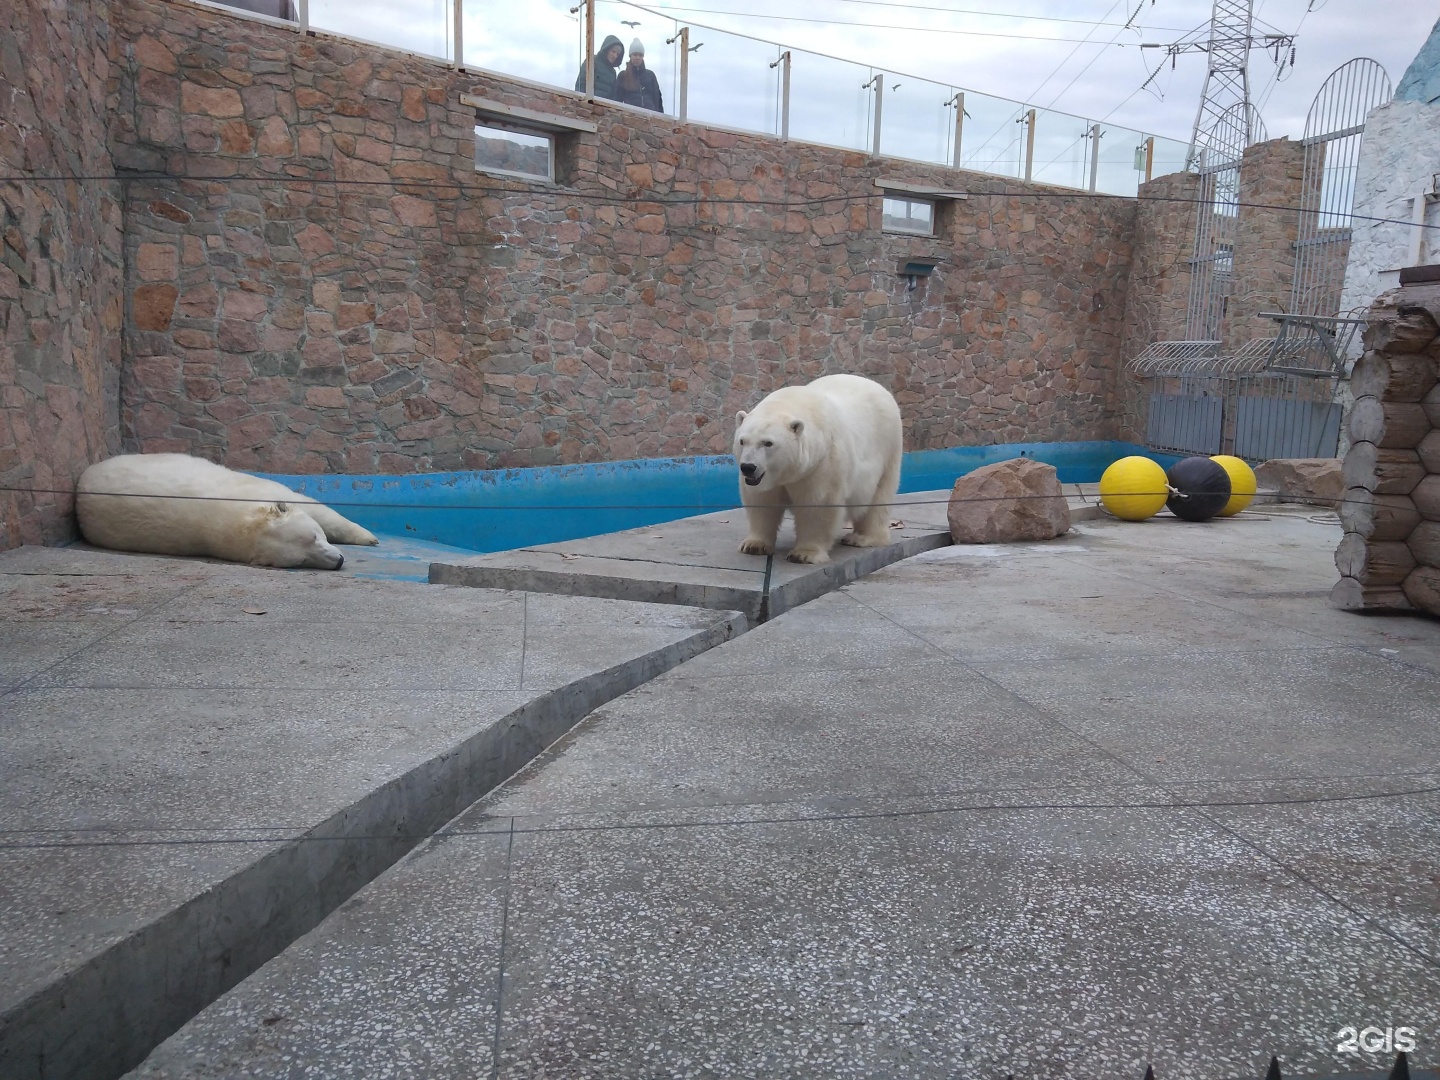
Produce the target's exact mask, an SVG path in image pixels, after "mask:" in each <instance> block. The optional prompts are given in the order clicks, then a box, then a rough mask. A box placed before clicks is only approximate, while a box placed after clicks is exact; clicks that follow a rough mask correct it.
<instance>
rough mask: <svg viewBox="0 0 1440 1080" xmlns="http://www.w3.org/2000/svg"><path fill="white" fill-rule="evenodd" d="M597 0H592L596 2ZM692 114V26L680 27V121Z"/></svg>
mask: <svg viewBox="0 0 1440 1080" xmlns="http://www.w3.org/2000/svg"><path fill="white" fill-rule="evenodd" d="M594 2H595V0H590V3H592V4H593V3H594ZM688 115H690V28H689V27H688V26H682V27H681V28H680V122H681V123H682V124H683V123H685V117H687V116H688Z"/></svg>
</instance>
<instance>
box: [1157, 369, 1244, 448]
mask: <svg viewBox="0 0 1440 1080" xmlns="http://www.w3.org/2000/svg"><path fill="white" fill-rule="evenodd" d="M1145 431H1146V441H1147V442H1148V443H1149V444H1150V446H1151V447H1153V448H1154V449H1156V450H1168V451H1170V452H1171V453H1175V454H1206V455H1209V454H1218V453H1220V444H1221V439H1222V437H1223V435H1224V431H1225V395H1224V392H1223V391H1221V392H1219V393H1216V392H1214V391H1206V390H1200V389H1198V388H1197V387H1194V386H1184V387H1182V388H1181V390H1180V392H1179V393H1173V394H1172V393H1164V392H1161V391H1159V390H1157V391H1154V392H1153V393H1151V395H1150V417H1149V422H1148V423H1147V424H1146V427H1145Z"/></svg>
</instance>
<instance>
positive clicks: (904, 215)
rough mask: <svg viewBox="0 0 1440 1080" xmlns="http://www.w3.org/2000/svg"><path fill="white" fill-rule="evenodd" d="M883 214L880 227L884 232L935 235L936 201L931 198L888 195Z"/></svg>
mask: <svg viewBox="0 0 1440 1080" xmlns="http://www.w3.org/2000/svg"><path fill="white" fill-rule="evenodd" d="M881 214H882V218H881V224H880V227H881V229H882V230H883V231H884V232H892V233H907V234H908V235H910V236H934V235H935V203H934V202H932V201H931V200H929V199H910V198H906V197H905V196H902V195H886V196H885V199H884V205H883V208H882V210H881Z"/></svg>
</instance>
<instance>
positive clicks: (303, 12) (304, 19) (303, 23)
mask: <svg viewBox="0 0 1440 1080" xmlns="http://www.w3.org/2000/svg"><path fill="white" fill-rule="evenodd" d="M309 32H310V0H300V33H301V35H302V36H303V35H305V34H308V33H309Z"/></svg>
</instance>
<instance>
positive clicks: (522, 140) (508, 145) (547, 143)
mask: <svg viewBox="0 0 1440 1080" xmlns="http://www.w3.org/2000/svg"><path fill="white" fill-rule="evenodd" d="M475 168H476V170H477V171H481V172H489V173H499V174H500V175H501V176H523V177H525V178H526V179H527V180H547V181H553V180H554V179H555V136H554V135H551V134H549V133H547V132H542V131H519V130H510V129H506V128H500V127H494V126H491V125H488V124H476V125H475Z"/></svg>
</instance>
